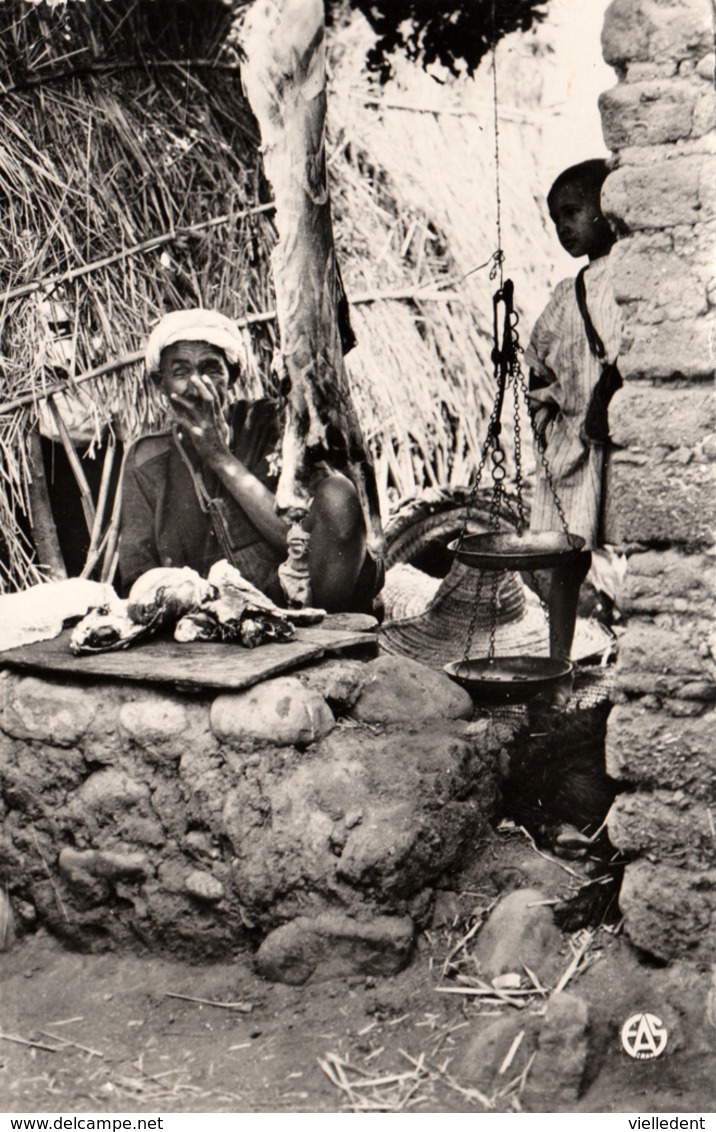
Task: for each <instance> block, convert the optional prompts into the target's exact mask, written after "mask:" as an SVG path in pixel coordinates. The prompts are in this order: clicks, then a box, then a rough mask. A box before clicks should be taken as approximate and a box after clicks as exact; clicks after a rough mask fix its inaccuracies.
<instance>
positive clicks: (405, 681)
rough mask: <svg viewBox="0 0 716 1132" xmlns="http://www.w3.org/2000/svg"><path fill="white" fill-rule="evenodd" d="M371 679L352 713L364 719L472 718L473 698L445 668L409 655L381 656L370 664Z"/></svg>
mask: <svg viewBox="0 0 716 1132" xmlns="http://www.w3.org/2000/svg"><path fill="white" fill-rule="evenodd" d="M366 667H367V669H368V679H367V680H366V683H365V685H364V688H363V691H362V693H361V696H360V698H359V700H358V702H357V703H356V705H355V707H354V708H353V711H352V713H351V714H352V715H353V716H354V717H355V718H356V719H359V720H361V721H363V722H364V723H413V724H416V725H420V724H421V723H424V722H426V721H427V720H430V719H469V718H470V716H471V715H472V711H473V705H472V699H471V698H470V696H469V695H468V693H467V692H466V691H465V690H464V688H460V687H459V686H458V685H457V684H454V683H453V681H452V680H450V679H448V677H447V676H444V675H443V674H442V673H441V672H434V671H433V669H432V668H428V667H427V666H426V665H425V664H419V663H418V661H416V660H409V659H408V658H407V657H393V656H381V657H378V659H377V660H372V661H371V662H370V663H369V664H368V665H367V666H366Z"/></svg>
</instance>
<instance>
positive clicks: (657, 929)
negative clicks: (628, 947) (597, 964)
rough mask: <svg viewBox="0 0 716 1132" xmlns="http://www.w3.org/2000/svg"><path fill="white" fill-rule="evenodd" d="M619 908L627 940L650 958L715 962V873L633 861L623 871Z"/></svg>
mask: <svg viewBox="0 0 716 1132" xmlns="http://www.w3.org/2000/svg"><path fill="white" fill-rule="evenodd" d="M619 907H620V909H621V911H622V914H623V916H624V928H625V930H626V933H627V935H628V936H629V938H630V939H631V941H632V943H634V944H636V946H637V947H640V948H642V949H643V950H644V951H646V952H647V953H648V954H649V955H654V956H655V957H656V958H657V959H661V960H664V961H669V960H673V959H677V958H682V957H688V958H689V959H692V960H694V961H695V962H700V963H705V964H708V963H714V962H715V961H716V872H714V871H711V872H708V873H698V872H693V871H689V870H687V869H681V868H670V867H668V866H666V865H653V864H651V863H650V862H648V861H636V862H634V863H633V864H631V865H627V868H626V870H625V873H624V879H623V881H622V887H621V892H620V895H619Z"/></svg>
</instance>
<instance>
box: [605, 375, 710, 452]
mask: <svg viewBox="0 0 716 1132" xmlns="http://www.w3.org/2000/svg"><path fill="white" fill-rule="evenodd" d="M609 428H610V431H611V434H612V438H613V440H614V442H615V444H619V445H621V446H622V447H625V448H634V449H648V448H666V449H669V450H672V451H673V450H676V449H680V448H688V449H692V450H694V452H695V451H696V448H697V446H698V445H699V443H700V442H702V441H703V438H704V436H706V435H707V434H709V433H711V432H714V431H716V401H715V399H714V396H713V393H712V390H711V388H710V387H708V388H705V387H704V386H700V385H689V386H686V387H678V388H677V387H670V386H661V387H656V388H655V387H653V386H649V385H646V384H644V383H641V382H628V383H625V384H624V386H623V387H622V388H621V389H620V390H619V392H618V393H617V394H616V395H615V396H614V398H613V399H612V402H611V404H610V406H609Z"/></svg>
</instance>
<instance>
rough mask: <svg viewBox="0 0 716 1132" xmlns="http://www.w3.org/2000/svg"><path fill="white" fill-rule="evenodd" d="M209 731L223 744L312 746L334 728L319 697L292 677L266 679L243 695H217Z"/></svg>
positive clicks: (332, 716)
mask: <svg viewBox="0 0 716 1132" xmlns="http://www.w3.org/2000/svg"><path fill="white" fill-rule="evenodd" d="M210 720H211V728H212V730H213V732H214V734H215V735H216V736H217V738H219V739H220V740H222V741H223V742H238V743H240V742H242V741H256V742H265V743H275V744H278V745H279V746H282V745H283V746H293V745H296V744H299V745H303V744H306V743H313V742H315V740H316V739H320V738H321V737H322V736H323V735H327V734H328V733H329V732H330V731H332V730H333V728H334V727H335V725H336V721H335V717H334V715H333V712H332V711H331V709H330V708H329V706H328V704H327V703H326V701H325V700H324V698H323V696H322V695H321V694H320V693H319V692H316V691H314V690H313V689H312V688H308V687H306V686H305V685H304V684H302V683H301V681H300V680H298V679H297V678H296V677H295V676H286V677H280V678H279V679H276V680H267V681H265V683H263V684H259V685H257V686H256V687H254V688H249V689H248V690H247V691H246V692H236V693H231V694H227V695H221V696H217V698H216V699H215V700H214V703H213V704H212V706H211V715H210Z"/></svg>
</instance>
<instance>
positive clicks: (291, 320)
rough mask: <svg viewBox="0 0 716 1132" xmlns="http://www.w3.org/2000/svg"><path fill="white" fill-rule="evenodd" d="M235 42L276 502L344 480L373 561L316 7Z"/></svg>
mask: <svg viewBox="0 0 716 1132" xmlns="http://www.w3.org/2000/svg"><path fill="white" fill-rule="evenodd" d="M241 38H242V46H243V48H244V51H245V54H246V59H245V61H244V63H243V64H242V68H241V74H242V81H243V84H244V89H245V91H246V95H247V98H248V100H249V103H250V104H251V107H252V109H253V112H254V114H255V115H256V118H257V120H258V123H259V127H260V129H261V139H262V152H263V159H264V168H265V171H266V175H267V177H268V179H269V181H270V182H271V184H272V186H273V191H274V200H275V205H276V224H277V228H278V232H279V240H278V243H277V245H276V247H275V249H274V251H273V253H272V266H273V276H274V284H275V288H276V313H277V318H278V324H279V332H280V340H281V353H282V357H283V362H284V365H285V367H286V371H287V374H288V376H289V378H290V385H291V389H290V394H289V398H288V407H287V413H286V419H285V427H284V436H283V443H282V468H281V476H280V480H279V484H278V489H277V493H276V497H277V504H278V506H279V508H281V509H282V510H289V511H290V510H293V511H299V512H301V511H303V512H305V510H306V508H307V506H308V503H309V494H310V482H311V472H312V470H313V469H314V468H315V467H316V465H317V464H319V463H320V462H322V461H325V462H327V463H329V464H330V465H331V466H332V467H334V468H336V469H337V470H339V471H342V472H344V473H345V474H346V475H347V476H348V477H349V478H350V479H351V480H352V482H353V483H354V485H355V487H356V490H357V491H358V494H359V497H360V500H361V504H362V507H363V512H364V515H365V518H366V526H367V530H368V546H369V548H370V550H371V552H372V553H373V555H374V556H376V557H382V556H383V545H384V544H383V535H382V529H381V522H380V510H379V504H378V493H377V489H376V482H375V474H374V470H373V465H372V461H371V458H370V455H369V453H368V450H367V447H366V444H365V441H364V439H363V434H362V431H361V427H360V423H359V421H358V416H357V414H356V411H355V407H354V405H353V399H352V396H351V391H350V385H349V380H348V374H347V372H346V368H345V363H344V360H343V349H342V343H341V335H340V330H339V321H338V306H339V302H341V301H342V300H343V299H344V296H343V291H342V285H341V281H340V274H339V271H338V265H337V262H336V255H335V248H334V243H333V227H332V223H331V208H330V199H329V193H328V181H327V175H326V156H325V125H326V69H325V45H324V22H323V3H322V0H256V2H255V3H254V4H253V6H252V7H251V8H250V9H249V11H248V13H247V15H246V17H245V20H244V24H243V30H242V37H241Z"/></svg>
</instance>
